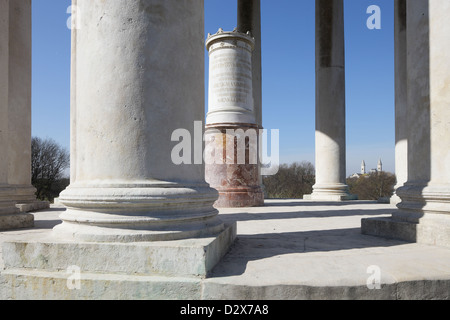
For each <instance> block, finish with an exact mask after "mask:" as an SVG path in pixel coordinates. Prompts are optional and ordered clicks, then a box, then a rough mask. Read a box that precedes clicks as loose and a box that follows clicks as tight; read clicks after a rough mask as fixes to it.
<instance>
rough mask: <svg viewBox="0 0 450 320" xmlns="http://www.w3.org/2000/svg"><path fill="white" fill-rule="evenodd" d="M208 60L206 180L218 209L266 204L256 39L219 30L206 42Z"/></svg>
mask: <svg viewBox="0 0 450 320" xmlns="http://www.w3.org/2000/svg"><path fill="white" fill-rule="evenodd" d="M206 47H207V50H208V51H209V57H210V74H209V79H210V80H209V110H208V111H209V112H208V115H207V118H206V133H205V142H206V146H205V149H206V151H205V162H206V181H207V182H208V183H209V184H210V185H211V187H213V188H215V189H216V190H218V191H219V199H218V200H217V202H216V203H215V207H218V208H224V207H253V206H260V205H263V204H264V194H263V191H262V188H261V183H260V167H259V148H258V145H259V129H260V127H259V126H258V125H257V123H256V120H255V115H254V109H253V108H254V103H253V101H254V100H253V74H252V70H253V69H252V50H253V48H254V39H253V38H252V37H251V36H250V35H249V34H244V33H240V32H238V31H236V30H235V31H233V32H224V31H223V30H221V29H220V30H219V32H218V33H216V34H215V35H213V36H209V37H208V40H207V42H206Z"/></svg>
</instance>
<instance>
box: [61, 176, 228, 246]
mask: <svg viewBox="0 0 450 320" xmlns="http://www.w3.org/2000/svg"><path fill="white" fill-rule="evenodd" d="M215 200H217V191H216V190H214V189H212V188H210V187H209V186H208V185H207V184H196V185H195V184H190V185H187V184H181V183H171V182H164V181H146V182H141V183H139V182H133V183H132V182H130V183H128V184H126V183H120V184H113V183H107V182H103V183H101V184H98V185H94V184H91V185H88V184H74V185H71V186H69V187H68V188H67V189H66V190H65V191H63V192H62V193H61V195H60V203H62V204H63V205H65V206H66V207H67V210H66V211H65V212H64V213H63V214H62V215H61V216H60V218H61V219H62V221H63V223H62V224H60V225H58V226H56V227H55V228H54V229H53V233H54V234H55V236H58V237H60V238H63V239H67V240H76V241H85V242H138V241H141V242H145V241H172V240H180V239H190V238H196V237H205V236H212V235H215V234H218V233H220V232H222V231H223V230H224V224H223V222H222V221H221V220H220V219H219V218H218V213H219V212H218V210H217V209H215V208H214V207H213V204H214V201H215Z"/></svg>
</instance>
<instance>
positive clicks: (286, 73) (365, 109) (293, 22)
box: [32, 0, 395, 175]
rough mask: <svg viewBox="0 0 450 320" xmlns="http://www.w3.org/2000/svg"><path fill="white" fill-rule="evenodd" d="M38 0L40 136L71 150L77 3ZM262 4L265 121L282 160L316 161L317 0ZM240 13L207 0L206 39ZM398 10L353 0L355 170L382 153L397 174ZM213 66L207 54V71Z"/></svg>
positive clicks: (350, 75) (349, 60)
mask: <svg viewBox="0 0 450 320" xmlns="http://www.w3.org/2000/svg"><path fill="white" fill-rule="evenodd" d="M94 1H95V0H94ZM32 3H33V96H32V104H33V105H32V107H33V117H32V121H33V122H32V128H33V129H32V133H33V136H39V137H42V138H47V137H49V138H52V139H54V140H56V141H57V142H58V143H60V144H61V145H63V146H64V147H66V148H69V141H70V140H69V125H70V122H69V121H70V119H69V114H70V110H69V109H70V107H69V104H70V30H69V29H68V28H67V26H66V25H67V19H68V18H69V14H68V13H67V8H68V6H69V5H70V4H71V1H70V0H34V1H33V2H32ZM370 5H377V6H379V7H380V9H381V29H380V30H369V29H368V28H367V26H366V21H367V19H368V18H369V17H370V15H369V14H367V13H366V11H367V8H368V7H369V6H370ZM261 6H262V37H263V39H262V51H263V52H262V64H263V125H264V127H265V128H266V129H279V130H280V161H281V162H282V163H290V162H294V161H303V160H307V161H311V162H313V163H314V132H315V70H314V66H315V62H314V61H315V60H314V59H315V51H314V50H315V49H314V48H315V46H314V43H315V40H314V6H315V0H262V1H261ZM236 10H237V4H236V0H205V37H206V34H207V33H208V32H209V33H215V32H216V31H217V30H218V29H219V27H220V28H223V29H224V30H232V29H233V28H234V27H235V26H236ZM393 11H394V7H393V1H392V0H345V19H346V20H345V29H346V98H347V124H346V128H347V174H348V175H350V174H352V173H354V172H359V170H360V169H359V168H360V164H361V161H362V160H363V159H364V160H365V162H366V164H367V166H368V167H369V169H370V168H375V167H376V164H377V162H378V159H379V158H380V157H381V158H382V160H383V164H384V169H385V170H386V171H391V172H393V171H394V146H395V127H394V123H395V121H394V114H395V113H394V112H395V111H394V40H393ZM205 54H206V51H205ZM207 66H208V59H207V58H206V72H207V71H208V68H207ZM205 78H206V81H207V79H208V77H207V75H205ZM206 84H207V82H206ZM206 92H207V90H206ZM205 95H206V93H205ZM206 101H207V100H206ZM205 107H206V108H207V106H205Z"/></svg>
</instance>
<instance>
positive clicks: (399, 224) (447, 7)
mask: <svg viewBox="0 0 450 320" xmlns="http://www.w3.org/2000/svg"><path fill="white" fill-rule="evenodd" d="M406 12H407V19H406V21H407V22H406V25H407V30H406V37H407V38H406V42H407V116H406V119H404V121H406V123H407V126H408V127H409V128H413V130H408V180H407V182H406V183H405V184H404V186H402V187H400V188H399V189H398V190H397V195H398V196H399V197H400V198H401V202H400V203H399V204H398V205H397V207H398V210H397V211H395V212H393V214H392V217H391V218H388V219H372V220H370V219H368V221H363V223H362V229H363V233H366V234H375V235H381V236H386V237H392V238H399V239H403V240H407V241H413V242H420V243H427V244H432V245H442V246H450V166H449V165H448V164H449V163H450V136H449V134H448V132H449V130H450V108H449V105H450V90H449V88H450V87H449V83H450V61H449V59H448V55H447V52H448V51H449V49H450V38H449V37H448V35H449V34H450V25H449V24H448V23H447V17H448V16H449V15H450V3H449V2H448V1H445V0H432V1H423V0H408V1H407V10H406Z"/></svg>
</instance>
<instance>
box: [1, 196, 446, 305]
mask: <svg viewBox="0 0 450 320" xmlns="http://www.w3.org/2000/svg"><path fill="white" fill-rule="evenodd" d="M63 210H64V209H63V208H61V207H52V208H51V209H48V210H44V211H39V212H35V213H33V214H34V216H35V226H34V228H32V229H26V230H20V231H8V232H0V242H1V243H2V244H3V243H5V242H8V243H10V242H16V241H17V242H18V243H19V244H20V243H22V242H23V241H26V242H31V243H33V242H36V241H38V242H42V239H48V237H49V236H50V232H51V228H52V227H53V226H55V225H57V224H59V223H60V220H59V218H58V216H59V214H60V213H61V212H62V211H63ZM393 210H395V207H394V206H393V205H390V204H379V203H375V202H367V201H348V202H339V203H334V202H329V203H327V202H312V201H304V200H269V201H266V206H265V207H255V208H245V209H242V208H239V209H220V212H221V219H222V220H223V221H225V222H226V223H228V224H232V222H234V221H237V239H236V240H235V242H234V244H233V245H232V247H231V249H230V250H229V252H228V254H227V255H226V256H225V257H224V258H223V259H222V260H221V261H220V262H219V263H218V264H217V266H216V267H215V268H214V269H213V270H212V272H209V273H208V274H206V276H201V275H200V276H192V275H190V276H189V275H181V276H180V275H177V276H176V275H164V274H156V273H155V274H154V275H151V274H149V273H148V272H147V273H146V274H144V273H135V274H125V273H123V272H120V270H117V272H114V273H103V272H101V271H99V270H84V269H82V270H81V273H80V283H79V288H75V289H74V288H71V289H72V290H71V289H69V287H70V286H68V283H69V282H70V278H71V277H72V276H73V274H72V273H70V272H68V271H67V270H66V269H64V268H62V265H61V266H59V267H55V268H53V269H52V270H49V268H47V269H46V270H44V269H42V264H45V261H42V259H41V260H39V257H44V256H45V255H43V254H42V255H41V254H40V253H39V250H37V249H36V248H33V245H32V246H31V247H29V248H26V247H22V248H21V249H20V248H12V247H11V244H5V246H4V249H3V250H4V252H2V253H0V258H1V257H2V256H3V254H7V256H8V260H9V261H12V260H11V255H10V253H11V252H16V253H17V252H18V253H22V256H20V254H19V255H18V256H17V255H16V258H17V259H18V260H15V261H28V262H27V263H31V262H32V263H31V264H30V266H31V267H28V268H25V267H24V266H23V265H22V266H21V265H20V264H15V265H10V266H8V267H7V268H5V265H4V263H3V261H2V260H1V259H0V266H1V267H0V268H1V269H0V270H2V271H1V274H0V299H187V300H201V299H204V300H208V299H226V300H231V299H232V300H241V299H250V300H264V299H275V300H281V299H287V300H292V299H449V298H450V249H448V248H445V247H439V246H430V245H425V244H417V243H408V242H404V241H398V240H389V239H385V238H381V237H374V236H368V235H363V234H361V219H364V218H383V217H389V216H390V215H391V214H392V211H393ZM44 242H45V241H44ZM19 247H20V245H19ZM19 249H20V250H19ZM11 250H12V251H11ZM27 250H28V251H27ZM40 250H41V251H42V250H43V251H45V250H44V249H43V248H42V247H41V249H40ZM8 252H9V253H8ZM105 252H106V251H105ZM67 253H68V252H67V251H66V252H64V250H63V251H62V252H61V255H62V256H61V257H64V255H65V254H67ZM32 254H34V256H33V255H32ZM53 254H55V255H58V254H59V253H53ZM69 256H70V255H69ZM33 257H34V258H33ZM146 258H148V256H146V257H144V258H143V259H146ZM100 260H105V263H107V262H106V260H108V258H107V257H102V258H101V259H100ZM111 261H112V260H111ZM33 263H34V265H33ZM117 265H118V266H120V263H118V264H117ZM143 267H144V268H145V265H144V266H143ZM378 280H379V281H378ZM368 283H369V286H370V287H372V289H369V288H368ZM378 288H379V289H378Z"/></svg>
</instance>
